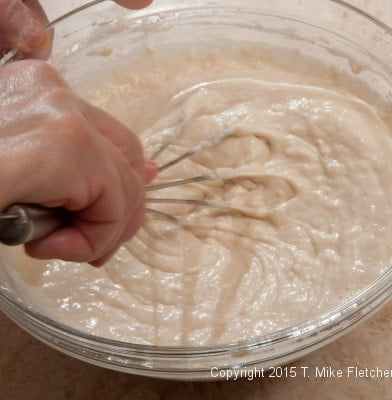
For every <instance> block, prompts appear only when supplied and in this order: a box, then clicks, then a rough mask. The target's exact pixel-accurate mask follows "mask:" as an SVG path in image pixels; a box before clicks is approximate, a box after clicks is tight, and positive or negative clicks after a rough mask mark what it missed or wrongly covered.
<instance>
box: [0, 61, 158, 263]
mask: <svg viewBox="0 0 392 400" xmlns="http://www.w3.org/2000/svg"><path fill="white" fill-rule="evenodd" d="M0 104H2V112H1V113H0V165H1V173H0V187H1V188H2V190H1V192H0V211H1V210H4V209H5V208H6V207H7V206H9V205H11V204H14V203H32V204H40V205H42V206H46V207H63V208H65V209H67V210H70V211H72V213H73V218H72V221H71V225H70V226H67V227H63V228H60V229H58V230H56V231H55V232H53V233H52V234H50V235H49V236H47V237H46V238H43V239H40V240H37V241H35V242H31V243H29V244H27V245H26V251H27V253H28V254H29V255H31V256H32V257H37V258H61V259H64V260H71V261H78V262H90V263H91V264H93V265H96V266H98V265H101V264H102V263H103V262H105V261H106V260H107V259H108V258H110V256H111V255H112V254H113V253H114V252H115V251H116V250H117V248H118V247H119V246H120V245H121V243H122V242H124V241H126V240H129V239H130V238H131V237H132V236H133V235H134V234H135V233H136V231H137V230H138V229H139V227H140V225H141V223H142V220H143V216H144V185H145V183H146V182H148V181H149V180H151V179H152V178H153V177H154V175H155V174H156V167H155V166H154V164H153V163H152V162H148V161H147V162H146V160H145V159H144V156H143V148H142V145H141V143H140V141H139V139H138V137H137V136H136V135H135V134H134V133H133V132H132V131H130V130H129V129H127V128H126V127H125V126H124V125H122V124H121V123H120V122H118V121H117V120H115V119H114V118H113V117H111V116H110V115H108V114H107V113H105V112H104V111H102V110H100V109H98V108H96V107H94V106H92V105H90V104H88V103H87V102H85V101H84V100H82V99H81V98H79V97H78V96H77V95H76V94H75V93H73V92H72V91H71V90H70V89H69V87H68V86H67V84H66V83H65V82H64V81H63V80H62V78H61V77H60V76H59V74H58V73H57V72H56V71H55V70H54V69H53V68H52V67H51V66H50V65H49V64H47V63H45V62H42V61H34V60H29V61H19V62H16V63H12V64H8V65H6V66H4V67H3V68H1V69H0Z"/></svg>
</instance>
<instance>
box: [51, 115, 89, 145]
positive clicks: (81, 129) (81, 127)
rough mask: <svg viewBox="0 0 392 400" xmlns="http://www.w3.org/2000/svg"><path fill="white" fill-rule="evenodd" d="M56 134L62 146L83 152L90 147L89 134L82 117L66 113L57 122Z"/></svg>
mask: <svg viewBox="0 0 392 400" xmlns="http://www.w3.org/2000/svg"><path fill="white" fill-rule="evenodd" d="M56 125H57V132H58V134H59V135H61V140H62V142H63V143H64V144H68V145H71V146H72V147H78V148H79V150H83V149H85V148H86V147H88V146H91V142H92V140H91V132H90V127H89V124H88V122H87V121H86V120H85V118H84V117H83V115H81V114H78V113H72V112H71V113H67V114H65V115H63V116H61V117H60V118H59V119H58V120H57V123H56Z"/></svg>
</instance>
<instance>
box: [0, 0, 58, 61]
mask: <svg viewBox="0 0 392 400" xmlns="http://www.w3.org/2000/svg"><path fill="white" fill-rule="evenodd" d="M47 23H48V19H47V17H46V15H45V12H44V11H43V9H42V7H41V5H40V3H39V1H38V0H24V1H22V0H0V57H2V56H3V55H4V54H6V53H7V52H8V51H10V50H12V49H17V50H19V52H20V54H21V56H22V57H23V56H28V57H30V58H41V59H46V58H48V56H49V54H50V43H51V35H50V32H48V31H47V30H46V29H45V25H46V24H47Z"/></svg>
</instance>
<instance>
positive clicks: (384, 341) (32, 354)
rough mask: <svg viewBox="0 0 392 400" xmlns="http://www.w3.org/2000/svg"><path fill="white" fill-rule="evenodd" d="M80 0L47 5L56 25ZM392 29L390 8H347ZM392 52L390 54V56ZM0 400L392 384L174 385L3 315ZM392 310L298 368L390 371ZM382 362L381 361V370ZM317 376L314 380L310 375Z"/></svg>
mask: <svg viewBox="0 0 392 400" xmlns="http://www.w3.org/2000/svg"><path fill="white" fill-rule="evenodd" d="M288 1H289V0H288ZM80 2H81V1H80V0H66V1H63V2H54V1H51V0H44V1H42V3H43V4H45V5H46V6H47V9H48V12H49V14H50V16H51V17H53V16H54V15H56V14H58V12H59V11H63V10H64V9H69V8H70V7H72V6H74V5H76V4H78V3H80ZM349 2H350V3H352V4H353V5H356V6H357V7H360V8H363V9H364V10H366V11H367V12H369V13H370V14H373V15H374V16H376V17H378V18H379V19H381V20H383V21H384V22H386V23H388V24H390V25H392V0H350V1H349ZM391 51H392V49H391ZM0 338H1V340H2V344H1V352H0V400H25V399H29V400H36V399H37V400H38V399H39V400H46V399H50V400H57V399H58V400H63V399H72V400H97V399H105V400H128V399H129V400H138V399H140V400H169V399H170V400H180V399H187V400H188V399H189V400H192V399H203V400H221V399H222V400H223V399H244V400H253V399H265V400H270V399H274V400H278V399H285V400H286V399H287V400H308V399H309V400H310V399H312V400H343V399H344V400H347V399H355V400H360V399H366V400H373V399H377V400H389V399H391V398H392V378H390V379H388V378H383V379H381V378H345V377H343V378H314V377H310V378H303V377H297V378H287V379H284V378H280V379H278V378H264V379H255V380H253V381H248V380H241V381H232V382H210V383H192V382H188V383H187V382H170V381H162V380H157V379H149V378H142V377H138V376H132V375H127V374H123V373H118V372H113V371H110V370H106V369H103V368H99V367H95V366H92V365H89V364H86V363H83V362H81V361H78V360H76V359H73V358H71V357H68V356H66V355H63V354H61V353H59V352H57V351H55V350H52V349H51V348H49V347H47V346H46V345H44V344H42V343H40V342H38V341H37V340H36V339H34V338H32V337H31V336H29V335H28V334H26V333H25V332H24V331H22V330H21V329H20V328H19V327H17V326H16V325H15V324H14V323H13V322H11V321H10V320H9V319H8V318H7V317H5V316H4V315H3V314H2V313H0ZM391 341H392V303H389V304H388V305H386V306H385V307H384V308H383V309H382V310H381V311H379V312H378V313H377V314H376V315H374V316H373V317H372V318H371V319H369V320H368V321H367V322H365V323H364V324H362V325H360V326H359V327H357V328H356V329H355V330H354V331H352V332H350V333H349V334H348V335H346V336H344V337H342V338H341V339H339V340H337V341H335V342H334V343H332V344H330V345H328V346H326V347H324V348H323V349H321V350H319V351H317V352H315V353H313V354H311V355H309V356H307V357H305V358H302V359H301V360H299V361H297V362H296V363H294V364H293V365H294V366H297V367H298V368H299V367H301V366H308V367H309V368H310V370H313V369H314V368H315V367H316V366H317V367H324V366H326V367H332V368H335V369H337V368H341V369H345V368H347V367H348V366H357V367H359V368H363V369H364V368H369V369H372V368H376V367H379V368H381V369H384V370H392V347H391ZM380 360H383V361H382V362H380ZM312 376H313V374H312Z"/></svg>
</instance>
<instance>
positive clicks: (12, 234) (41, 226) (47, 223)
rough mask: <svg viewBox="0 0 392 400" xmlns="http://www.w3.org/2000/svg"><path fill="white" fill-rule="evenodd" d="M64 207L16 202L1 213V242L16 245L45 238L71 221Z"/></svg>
mask: <svg viewBox="0 0 392 400" xmlns="http://www.w3.org/2000/svg"><path fill="white" fill-rule="evenodd" d="M69 218H70V213H69V212H68V211H67V210H65V209H63V208H47V207H42V206H38V205H33V204H14V205H12V206H10V207H8V208H7V209H6V210H5V211H4V212H3V213H1V214H0V242H2V243H4V244H6V245H9V246H15V245H19V244H23V243H28V242H31V241H33V240H37V239H40V238H43V237H45V236H47V235H49V234H50V233H52V232H53V231H54V230H56V229H57V228H60V227H61V226H64V225H66V224H67V221H69Z"/></svg>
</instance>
